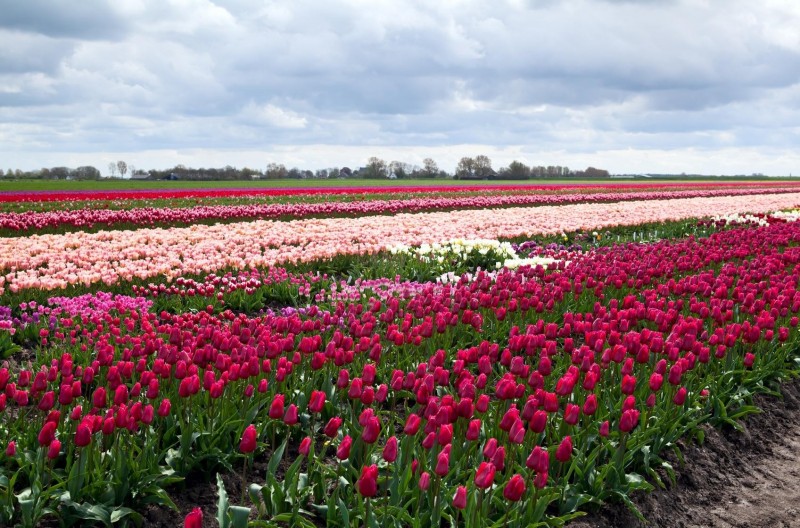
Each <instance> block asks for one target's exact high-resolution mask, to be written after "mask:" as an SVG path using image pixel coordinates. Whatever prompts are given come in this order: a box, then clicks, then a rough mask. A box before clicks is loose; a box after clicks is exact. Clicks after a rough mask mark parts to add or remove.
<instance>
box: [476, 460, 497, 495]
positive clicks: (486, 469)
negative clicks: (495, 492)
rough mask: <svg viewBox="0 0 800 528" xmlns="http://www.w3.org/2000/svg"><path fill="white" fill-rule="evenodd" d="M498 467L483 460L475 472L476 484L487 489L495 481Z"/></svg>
mask: <svg viewBox="0 0 800 528" xmlns="http://www.w3.org/2000/svg"><path fill="white" fill-rule="evenodd" d="M495 471H496V468H495V467H494V464H492V463H491V462H481V463H480V465H479V466H478V470H477V471H476V472H475V485H476V486H477V487H479V488H481V489H486V488H489V487H491V486H492V484H493V483H494V474H495Z"/></svg>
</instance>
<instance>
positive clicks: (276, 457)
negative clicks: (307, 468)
mask: <svg viewBox="0 0 800 528" xmlns="http://www.w3.org/2000/svg"><path fill="white" fill-rule="evenodd" d="M287 443H289V437H288V436H287V437H286V439H285V440H284V441H283V443H282V444H281V445H280V446H278V448H277V449H276V450H275V452H273V453H272V456H271V457H270V459H269V463H268V464H267V473H269V474H272V475H274V474H275V472H276V471H277V470H278V466H279V465H280V463H281V460H282V459H283V452H284V451H285V450H286V444H287Z"/></svg>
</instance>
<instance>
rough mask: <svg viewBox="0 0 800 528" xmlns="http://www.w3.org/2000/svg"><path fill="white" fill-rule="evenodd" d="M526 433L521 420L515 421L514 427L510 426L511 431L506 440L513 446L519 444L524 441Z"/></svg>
mask: <svg viewBox="0 0 800 528" xmlns="http://www.w3.org/2000/svg"><path fill="white" fill-rule="evenodd" d="M526 431H527V429H526V427H525V423H524V422H523V421H522V420H517V421H516V422H514V425H512V426H511V430H510V431H509V432H508V439H509V440H511V441H512V442H513V443H515V444H521V443H522V442H524V441H525V432H526Z"/></svg>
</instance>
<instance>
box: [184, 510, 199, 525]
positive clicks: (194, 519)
mask: <svg viewBox="0 0 800 528" xmlns="http://www.w3.org/2000/svg"><path fill="white" fill-rule="evenodd" d="M202 527H203V510H201V509H200V508H194V509H193V510H192V511H191V512H190V513H189V515H187V516H186V518H185V519H184V520H183V528H202Z"/></svg>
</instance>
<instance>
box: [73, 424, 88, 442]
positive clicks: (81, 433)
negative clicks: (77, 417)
mask: <svg viewBox="0 0 800 528" xmlns="http://www.w3.org/2000/svg"><path fill="white" fill-rule="evenodd" d="M91 441H92V429H91V428H90V427H89V426H88V425H87V424H85V423H80V424H78V427H77V428H76V429H75V445H76V446H78V447H86V446H87V445H89V444H90V443H91Z"/></svg>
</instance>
